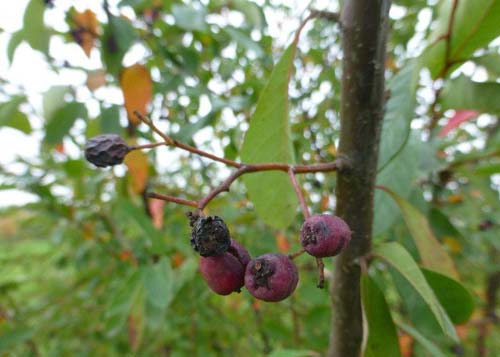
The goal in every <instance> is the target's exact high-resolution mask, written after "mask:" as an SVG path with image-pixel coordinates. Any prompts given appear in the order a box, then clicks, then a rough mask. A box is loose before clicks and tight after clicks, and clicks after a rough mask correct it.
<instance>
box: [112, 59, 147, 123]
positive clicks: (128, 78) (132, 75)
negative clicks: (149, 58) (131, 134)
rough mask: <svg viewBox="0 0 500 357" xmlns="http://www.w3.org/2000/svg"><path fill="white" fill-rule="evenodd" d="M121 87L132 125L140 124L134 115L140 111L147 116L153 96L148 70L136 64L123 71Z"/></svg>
mask: <svg viewBox="0 0 500 357" xmlns="http://www.w3.org/2000/svg"><path fill="white" fill-rule="evenodd" d="M120 86H121V88H122V92H123V98H124V101H125V109H127V114H128V119H129V121H130V122H131V123H132V124H135V125H137V124H139V119H137V117H136V116H135V115H134V111H138V112H139V113H141V114H142V115H146V114H147V107H148V105H149V103H150V102H151V97H152V96H153V82H152V80H151V75H150V74H149V71H148V69H147V68H146V67H145V66H143V65H141V64H134V65H133V66H130V67H127V68H125V69H124V70H123V72H122V75H121V78H120Z"/></svg>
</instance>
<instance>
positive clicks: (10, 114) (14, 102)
mask: <svg viewBox="0 0 500 357" xmlns="http://www.w3.org/2000/svg"><path fill="white" fill-rule="evenodd" d="M25 100H26V97H24V96H15V97H12V98H11V100H10V101H8V102H5V103H2V104H0V127H2V126H8V127H11V128H14V129H17V130H20V131H22V132H23V133H25V134H29V133H31V131H32V128H31V124H30V121H29V120H28V117H27V115H26V114H24V113H23V112H20V111H19V110H18V107H19V105H20V104H21V103H23V102H24V101H25Z"/></svg>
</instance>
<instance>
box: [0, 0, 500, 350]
mask: <svg viewBox="0 0 500 357" xmlns="http://www.w3.org/2000/svg"><path fill="white" fill-rule="evenodd" d="M486 2H487V3H491V4H490V5H491V6H490V7H489V8H488V7H486V5H485V4H483V3H486ZM474 3H475V4H477V6H473V5H471V3H470V2H465V1H464V2H462V1H460V6H458V10H456V13H455V15H454V16H455V19H454V20H455V23H456V28H454V30H453V35H454V36H449V37H448V40H449V41H447V40H446V39H445V40H443V36H442V35H443V32H442V30H443V28H444V29H445V31H446V29H447V26H446V25H447V24H449V21H450V14H452V13H453V11H452V10H451V9H452V1H440V2H437V1H418V2H414V1H403V0H399V1H394V2H393V7H392V10H391V13H390V14H391V32H390V40H389V44H388V57H387V63H386V65H387V69H386V71H387V78H388V80H389V84H388V87H389V92H388V97H390V98H389V100H388V103H387V108H386V110H387V113H386V120H385V124H384V129H383V133H382V145H381V149H380V150H381V159H380V166H379V167H380V169H379V170H380V175H379V179H378V183H379V184H380V185H383V186H386V187H387V188H389V189H390V190H391V191H393V192H395V193H397V194H398V195H399V197H400V198H401V200H403V201H404V202H407V203H409V204H411V205H412V207H414V208H416V210H417V211H418V212H420V214H422V217H423V218H422V219H423V220H424V221H426V222H429V224H430V226H431V228H432V232H433V234H434V236H435V238H436V239H437V241H439V243H440V246H442V247H444V250H445V251H446V254H447V255H449V256H451V257H452V259H453V262H454V265H455V267H456V270H457V271H458V275H459V276H460V281H461V282H462V283H463V285H464V286H465V287H466V288H467V289H468V291H469V292H470V294H471V295H468V296H465V297H464V295H463V292H462V290H460V289H461V288H456V287H455V285H453V284H454V281H451V282H449V284H451V287H450V286H449V285H445V282H447V280H446V279H445V278H443V277H442V276H437V277H436V275H433V274H436V273H434V272H432V271H430V272H427V273H426V272H425V271H424V273H425V276H426V279H427V281H428V283H429V284H430V285H431V286H432V288H433V289H434V292H435V294H436V295H437V297H438V299H439V302H440V303H441V305H443V307H444V308H445V310H446V312H447V313H448V315H449V316H450V318H451V320H452V322H453V323H455V325H456V326H457V331H458V334H459V337H460V339H461V342H460V343H459V344H457V343H455V342H452V341H451V340H449V339H448V338H446V337H444V336H443V335H442V334H441V333H440V332H439V326H437V325H436V321H435V320H434V318H433V316H432V314H431V313H429V311H428V307H427V306H426V305H425V304H423V303H422V300H421V299H419V297H418V294H417V295H416V294H415V293H414V292H413V291H412V290H411V289H412V287H411V286H409V284H408V283H407V282H406V281H405V280H404V279H401V276H400V275H398V274H397V273H396V272H395V271H394V270H391V268H389V266H388V265H387V264H385V263H383V262H381V261H375V263H374V264H372V266H371V269H370V273H371V276H372V277H373V279H374V281H376V284H377V286H378V287H379V288H381V289H382V290H383V295H382V300H384V296H385V300H387V304H388V306H389V308H390V311H391V313H392V316H393V318H394V319H395V320H396V325H397V328H398V340H399V342H398V343H399V345H400V351H401V354H402V355H404V356H411V355H416V356H426V355H429V353H430V355H436V353H439V354H442V355H473V354H477V355H488V356H493V355H494V353H495V352H494V351H498V350H500V344H499V342H498V341H500V333H499V331H498V328H497V329H495V328H494V327H495V326H496V327H498V319H497V317H496V316H497V315H496V311H497V308H496V305H495V296H496V292H497V291H498V286H499V284H500V282H499V280H500V279H499V277H498V276H499V270H500V266H499V263H500V257H499V242H500V241H499V238H498V237H499V222H498V217H500V209H499V208H500V207H499V185H500V176H499V173H500V159H499V157H500V155H499V152H500V130H499V127H500V124H499V120H498V117H497V114H498V111H499V108H498V100H497V98H498V96H499V95H500V84H498V76H499V75H500V71H499V70H498V68H500V55H499V53H498V46H499V44H500V42H499V41H498V40H496V38H497V37H498V36H499V35H500V33H499V29H497V28H495V26H493V25H491V24H492V23H493V24H496V23H498V22H495V21H496V20H499V21H500V9H499V5H498V1H477V2H474ZM301 6H302V7H300V6H297V4H289V2H286V1H270V0H259V1H255V2H254V1H250V0H237V1H224V0H203V1H184V2H183V1H161V0H121V1H109V2H108V1H103V2H102V3H101V4H100V6H99V7H97V8H85V7H82V3H80V2H75V6H74V7H73V6H71V5H67V4H64V5H61V4H59V3H58V1H42V0H30V1H29V3H28V5H27V7H26V9H25V10H24V11H25V12H24V20H23V24H24V25H23V27H22V28H21V29H19V30H18V31H16V32H13V33H5V32H4V33H2V36H8V46H7V49H6V51H7V59H8V61H9V63H13V62H15V61H18V60H19V58H17V57H16V50H18V48H19V47H22V46H27V45H28V46H30V47H31V48H32V49H33V50H35V51H37V52H39V53H41V54H43V56H44V60H45V61H46V63H47V66H48V67H49V70H50V71H52V72H53V73H55V74H57V75H58V76H61V77H64V76H69V77H68V78H80V80H78V81H75V82H74V84H71V85H59V84H58V85H54V86H50V88H48V89H47V90H44V91H43V92H41V93H38V94H37V95H33V94H30V95H27V94H26V91H25V88H21V87H19V86H16V85H13V84H11V83H9V81H8V79H6V78H3V75H2V76H0V81H1V82H0V83H1V84H2V85H1V86H0V102H1V103H0V125H1V127H0V130H4V131H9V132H10V131H13V130H15V131H20V132H22V133H24V135H27V136H29V137H30V138H31V139H30V140H32V141H33V143H34V145H37V148H39V149H38V151H39V155H37V156H35V157H25V156H21V155H18V156H16V157H15V158H14V159H13V160H10V161H6V160H2V162H1V166H0V190H2V191H4V192H7V193H9V194H11V195H15V194H16V193H17V192H19V191H22V192H28V193H30V194H31V195H32V196H31V197H32V200H31V201H30V202H29V203H26V204H24V205H18V206H11V205H9V204H8V203H7V204H4V207H3V208H1V211H0V212H1V218H0V262H1V264H2V267H3V269H2V271H3V274H2V275H1V277H0V354H5V355H13V356H29V355H33V356H38V355H40V356H67V355H81V356H85V355H102V356H114V355H138V356H153V355H155V356H157V355H165V356H185V355H189V356H192V355H200V356H207V355H236V354H239V355H242V356H253V355H259V354H268V353H271V355H273V356H316V355H321V354H322V353H324V351H325V350H326V348H327V346H328V339H329V324H330V317H331V314H332V313H335V312H334V311H332V310H331V305H330V298H329V292H328V288H327V289H324V290H320V289H317V288H316V279H317V277H316V267H315V262H314V259H311V258H308V257H306V256H302V257H300V258H298V259H297V264H298V266H299V269H300V283H299V286H298V289H297V292H296V293H295V294H294V295H293V296H292V297H290V298H289V299H287V300H286V301H284V302H282V303H279V304H268V303H262V302H258V301H256V300H254V299H253V298H251V296H250V295H249V294H248V293H247V292H246V291H244V292H242V293H241V294H232V295H230V296H227V297H221V296H217V295H215V294H213V293H212V292H211V291H210V290H209V289H208V288H207V286H206V285H205V283H204V281H203V280H202V279H201V276H200V274H199V273H198V270H197V269H198V258H197V256H196V255H195V254H194V253H193V251H192V250H191V247H190V245H189V235H190V228H189V225H188V220H187V219H186V216H185V213H186V212H187V211H188V209H187V208H185V207H182V206H177V205H175V204H172V203H163V202H160V201H155V200H150V199H148V198H147V197H146V195H145V193H146V191H147V190H154V191H156V192H160V193H168V194H172V195H177V196H181V197H184V198H187V199H193V200H197V199H199V198H200V197H201V196H203V195H204V194H206V193H207V192H208V191H209V190H210V188H213V187H215V185H216V184H218V183H220V182H222V180H223V179H224V178H225V177H226V176H227V174H228V173H229V170H228V169H227V168H225V167H223V166H221V165H220V164H216V163H213V162H209V161H207V160H205V159H200V158H199V157H196V156H193V155H187V154H185V153H183V152H179V151H178V150H174V149H168V148H163V147H162V148H159V149H157V150H151V151H149V152H147V153H145V152H144V153H143V152H133V154H131V155H129V157H128V158H127V160H126V162H125V165H124V166H121V167H116V168H113V169H106V170H97V169H96V168H95V167H93V166H92V165H90V164H88V163H87V162H86V161H84V159H83V155H82V149H83V146H84V144H85V141H86V139H88V138H89V137H92V136H95V135H98V134H101V133H117V134H120V135H122V136H123V137H125V138H127V140H128V141H129V142H131V143H148V142H154V141H155V140H156V139H155V138H154V136H153V134H152V133H151V132H150V130H149V129H148V128H146V127H145V126H144V125H139V123H138V121H137V120H136V119H135V117H134V116H133V115H132V112H133V111H134V110H139V111H140V112H142V113H143V114H148V115H149V116H150V117H151V118H152V119H153V120H154V121H155V122H157V123H158V126H159V127H160V128H161V129H162V130H164V131H165V132H167V133H168V134H169V135H171V136H172V137H173V138H175V139H177V140H179V141H181V142H184V143H187V144H191V145H195V146H197V147H199V148H202V149H204V150H206V151H209V152H214V153H217V154H219V155H221V156H224V157H226V158H229V159H234V160H237V159H238V158H239V153H240V148H241V147H242V143H243V140H244V134H245V132H246V131H247V129H248V127H249V122H250V118H251V115H252V112H253V109H254V108H255V104H256V102H257V100H258V98H259V94H260V93H261V92H262V90H263V88H264V86H265V84H266V81H267V80H268V78H269V76H270V74H271V71H272V68H273V64H274V63H276V61H277V60H278V59H279V57H280V55H281V54H282V53H283V50H284V48H285V47H286V45H287V44H288V43H289V42H290V40H291V37H292V36H293V31H294V30H295V29H296V28H297V27H298V25H299V23H300V19H301V18H303V17H304V16H303V12H302V11H304V10H305V8H304V6H305V5H301ZM299 7H300V9H301V11H300V12H299V11H298V10H297V9H298V8H299ZM309 7H310V8H315V9H320V10H323V9H325V10H329V11H338V10H339V8H340V7H341V4H339V3H337V2H336V1H330V2H319V1H318V2H315V1H313V2H312V3H311V4H309ZM484 9H489V12H488V16H486V17H484V16H483V17H482V18H481V16H480V15H481V14H482V12H481V11H484ZM305 11H306V12H307V10H305ZM466 15H468V16H466ZM476 15H477V16H476ZM54 18H59V20H58V21H55V20H54ZM478 19H481V21H483V23H481V22H480V21H479V20H478ZM488 21H489V22H488ZM54 24H56V25H54ZM478 24H479V25H481V27H480V28H481V30H477V31H476V32H463V31H462V32H461V29H462V27H461V26H465V27H467V28H477V27H474V26H475V25H478ZM440 31H441V32H440ZM445 33H446V32H445ZM340 37H341V33H340V30H339V27H338V26H337V25H336V24H333V23H330V22H328V21H325V20H319V19H318V20H315V21H313V22H311V23H310V24H309V25H308V26H307V27H306V29H305V31H304V33H303V34H302V37H301V40H300V42H299V46H298V51H297V54H296V56H295V60H294V66H295V74H294V75H293V76H292V78H291V82H290V90H289V100H290V110H289V116H290V123H291V139H292V143H293V148H294V150H295V155H296V158H297V159H296V160H297V162H299V163H319V162H329V161H332V160H334V159H335V157H336V154H337V152H336V144H337V143H338V136H339V104H340V77H341V73H342V68H341V59H342V54H341V48H340ZM450 38H451V39H450ZM462 40H463V41H462ZM471 43H472V44H471ZM447 46H448V48H446V47H447ZM443 58H444V60H443ZM86 60H88V61H89V63H94V64H95V63H97V65H90V64H89V65H86V64H85V63H86V62H85V61H86ZM440 61H441V62H440ZM443 61H444V62H443ZM82 63H83V65H82ZM71 76H77V77H71ZM81 78H83V80H81ZM34 80H36V79H34ZM2 145H3V144H2ZM2 150H6V149H4V148H2ZM9 150H14V151H15V150H16V148H15V147H14V146H12V147H9ZM300 180H301V183H302V184H303V187H304V188H305V191H306V195H307V199H308V202H309V203H310V207H311V211H312V212H315V213H319V212H334V211H335V197H334V189H335V175H331V174H328V175H326V174H307V175H304V176H303V177H301V178H300ZM268 189H273V188H268ZM16 190H17V191H16ZM268 194H269V193H268V192H267V191H265V190H264V188H263V193H262V195H268ZM3 197H9V196H3ZM208 213H210V214H216V215H219V216H221V217H223V218H224V220H225V221H226V223H227V224H228V226H229V229H230V231H231V232H232V236H233V237H234V238H235V239H237V240H238V241H240V242H242V243H243V244H244V245H246V246H247V248H248V250H249V251H250V253H251V254H252V256H257V255H259V254H262V253H266V252H272V251H280V252H283V253H290V252H294V251H297V250H298V249H299V245H298V232H299V229H300V226H301V218H300V215H298V214H297V213H298V207H297V212H292V214H293V223H292V224H290V225H288V226H286V227H278V228H276V227H271V226H269V225H266V224H264V223H263V220H262V217H257V215H256V213H255V210H254V206H253V204H252V202H250V201H249V200H248V199H247V196H246V194H245V190H244V186H243V184H242V183H241V182H237V183H236V184H235V185H234V186H233V187H232V188H231V193H230V194H223V195H221V196H219V197H218V198H217V199H216V200H214V201H213V202H212V203H211V204H210V206H209V207H208ZM375 213H376V221H375V228H374V230H375V241H376V243H377V242H381V241H397V242H399V243H401V244H402V245H403V246H404V247H405V249H406V250H407V251H409V252H410V254H411V255H412V256H413V258H414V259H415V260H417V261H419V262H421V261H425V259H424V258H422V257H421V256H419V255H420V254H422V250H421V249H420V248H418V247H417V246H416V244H415V238H414V237H413V239H412V236H414V232H412V231H411V229H408V226H407V225H408V220H410V221H411V220H418V219H420V218H419V217H420V216H418V215H417V213H415V212H414V211H411V212H403V214H406V216H403V215H402V213H401V211H400V209H399V208H398V206H397V205H396V204H395V203H394V201H392V200H391V198H390V196H389V195H387V194H386V193H383V192H377V195H376V206H375ZM277 214H280V213H279V212H278V213H277ZM405 220H406V223H405ZM424 253H425V251H424ZM429 253H430V252H429ZM423 265H424V266H425V264H423ZM331 266H332V265H331V262H327V272H326V273H327V276H328V277H329V276H331ZM433 282H435V283H434V284H433ZM436 282H437V283H436ZM366 284H367V285H366V287H367V289H368V291H372V290H376V289H375V288H373V286H371V285H369V283H366ZM327 285H329V284H327ZM447 289H448V290H447ZM447 291H448V292H450V291H459V295H460V294H462V295H460V296H459V297H458V298H456V299H453V298H450V297H449V295H447V293H446V292H447ZM375 293H376V291H375ZM376 296H379V295H376ZM426 309H427V310H426ZM471 314H472V317H471V316H470V315H471ZM430 351H431V352H430ZM436 351H437V352H436Z"/></svg>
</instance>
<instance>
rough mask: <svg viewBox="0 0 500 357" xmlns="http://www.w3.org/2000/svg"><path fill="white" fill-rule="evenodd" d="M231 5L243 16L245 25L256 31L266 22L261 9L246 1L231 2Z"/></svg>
mask: <svg viewBox="0 0 500 357" xmlns="http://www.w3.org/2000/svg"><path fill="white" fill-rule="evenodd" d="M231 5H232V6H234V8H235V9H236V10H238V11H240V12H241V13H242V14H243V15H245V18H246V20H247V23H249V24H251V25H252V26H253V27H256V28H258V29H262V28H263V27H264V25H265V23H266V20H265V17H264V14H263V12H262V10H261V8H260V7H259V6H258V5H257V4H255V3H253V2H251V1H248V0H233V1H231Z"/></svg>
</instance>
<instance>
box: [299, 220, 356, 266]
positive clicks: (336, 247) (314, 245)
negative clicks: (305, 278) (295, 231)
mask: <svg viewBox="0 0 500 357" xmlns="http://www.w3.org/2000/svg"><path fill="white" fill-rule="evenodd" d="M350 240H351V230H350V229H349V226H348V225H347V223H345V222H344V220H343V219H342V218H339V217H337V216H333V215H330V214H315V215H313V216H311V217H309V218H308V219H306V221H305V222H304V224H303V225H302V228H301V229H300V243H301V244H302V247H304V249H305V251H306V252H307V253H309V254H310V255H312V256H314V257H318V258H323V257H333V256H334V255H337V254H338V253H340V251H341V250H342V249H343V248H344V247H345V246H347V244H348V243H349V241H350Z"/></svg>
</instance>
